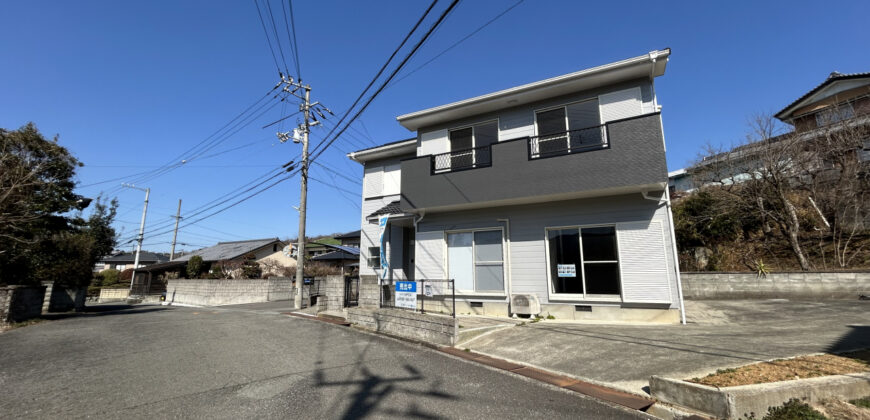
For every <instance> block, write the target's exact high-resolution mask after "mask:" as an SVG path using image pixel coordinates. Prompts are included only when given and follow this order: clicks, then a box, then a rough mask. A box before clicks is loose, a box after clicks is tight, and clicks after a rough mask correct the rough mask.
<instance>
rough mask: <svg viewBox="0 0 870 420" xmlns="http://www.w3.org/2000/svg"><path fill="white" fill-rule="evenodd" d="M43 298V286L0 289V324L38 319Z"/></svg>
mask: <svg viewBox="0 0 870 420" xmlns="http://www.w3.org/2000/svg"><path fill="white" fill-rule="evenodd" d="M44 298H45V286H6V287H0V323H11V322H21V321H26V320H28V319H32V318H37V317H39V315H41V314H42V303H43V300H44Z"/></svg>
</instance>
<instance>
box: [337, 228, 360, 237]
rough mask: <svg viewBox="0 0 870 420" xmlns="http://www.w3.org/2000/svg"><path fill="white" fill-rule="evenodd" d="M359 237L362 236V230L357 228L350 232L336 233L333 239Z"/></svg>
mask: <svg viewBox="0 0 870 420" xmlns="http://www.w3.org/2000/svg"><path fill="white" fill-rule="evenodd" d="M359 237H360V231H359V230H355V231H353V232H348V233H343V234H341V235H336V236H334V237H333V239H353V238H359Z"/></svg>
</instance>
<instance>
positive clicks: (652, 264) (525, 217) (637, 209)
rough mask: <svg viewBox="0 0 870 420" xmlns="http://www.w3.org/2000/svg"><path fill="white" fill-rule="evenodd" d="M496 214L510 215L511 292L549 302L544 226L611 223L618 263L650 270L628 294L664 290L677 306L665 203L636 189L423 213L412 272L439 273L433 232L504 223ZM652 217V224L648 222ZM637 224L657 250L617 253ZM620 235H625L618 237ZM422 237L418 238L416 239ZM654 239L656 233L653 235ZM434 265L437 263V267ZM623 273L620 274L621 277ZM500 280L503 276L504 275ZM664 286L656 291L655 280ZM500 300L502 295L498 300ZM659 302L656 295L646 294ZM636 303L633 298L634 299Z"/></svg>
mask: <svg viewBox="0 0 870 420" xmlns="http://www.w3.org/2000/svg"><path fill="white" fill-rule="evenodd" d="M497 219H510V233H509V235H510V249H509V252H510V273H509V276H510V280H509V281H510V284H511V293H535V294H537V295H538V298H539V299H540V300H541V303H551V301H550V298H549V284H548V277H547V270H548V267H547V257H546V241H545V236H544V235H545V233H544V232H545V229H546V228H547V227H558V226H575V225H581V226H582V225H594V224H616V225H617V230H618V233H617V234H618V235H620V236H619V240H620V245H619V246H620V258H621V259H622V261H620V266H621V268H623V269H626V267H629V266H640V267H642V268H644V269H647V268H648V269H650V270H651V271H652V272H653V273H655V274H654V275H657V276H659V277H658V278H655V279H653V280H655V281H656V282H657V284H651V285H650V286H644V285H643V284H641V283H637V282H635V283H634V284H633V285H629V286H626V287H631V288H632V289H631V290H630V291H629V292H630V293H626V291H623V294H624V295H626V294H631V295H633V296H644V295H651V296H660V293H665V294H666V295H667V294H669V295H670V296H668V297H667V298H665V299H664V300H668V301H670V304H669V307H670V308H678V307H679V298H678V295H677V285H676V275H675V273H674V264H675V259H674V255H673V252H672V250H673V248H672V245H671V237H670V229H671V227H670V225H669V223H668V215H667V207H666V206H665V205H664V204H663V203H662V204H657V203H656V202H655V201H650V200H647V199H644V198H643V197H642V196H641V194H640V193H636V194H628V195H620V196H611V197H602V198H596V199H583V200H569V201H559V202H552V203H544V204H534V205H523V206H506V207H498V208H487V209H479V210H469V211H463V212H448V213H436V214H427V215H426V217H425V218H424V219H423V220H422V221H421V222H420V223H419V224H418V233H417V238H418V240H417V249H416V255H415V258H416V261H417V266H418V273H420V269H419V268H420V267H430V271H431V272H432V273H434V274H438V271H441V272H442V273H443V270H444V260H443V255H444V252H445V249H446V248H445V247H446V245H445V244H444V241H443V240H442V241H436V240H432V238H437V237H438V235H439V232H440V233H441V234H442V235H443V232H444V231H447V230H459V229H474V228H487V227H502V228H505V231H507V229H506V227H507V226H506V223H504V222H500V221H498V220H497ZM651 222H652V223H651ZM638 226H649V232H650V234H651V235H654V234H659V233H658V232H661V233H660V235H661V236H662V237H661V243H660V245H661V250H659V248H658V247H657V248H656V250H655V251H656V252H655V253H650V254H647V253H630V252H623V251H625V250H627V249H628V248H629V244H628V243H627V242H625V241H627V240H629V239H628V237H627V235H623V234H622V232H623V229H624V228H626V229H628V228H630V229H635V230H636V229H637V228H638ZM623 236H626V237H623ZM424 238H425V239H426V240H421V239H424ZM656 238H657V237H656ZM437 267H442V268H441V270H438V269H437ZM626 277H627V276H626V274H625V273H624V275H623V278H626ZM505 280H506V283H507V282H508V279H505ZM662 284H665V285H666V288H665V289H664V292H662V291H661V290H660V289H661V287H660V286H661V285H662ZM503 300H504V299H503ZM652 300H656V301H661V300H662V299H652ZM636 301H638V302H639V300H636ZM560 302H565V303H571V302H572V301H565V300H553V301H552V303H560Z"/></svg>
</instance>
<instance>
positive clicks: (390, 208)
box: [366, 200, 404, 219]
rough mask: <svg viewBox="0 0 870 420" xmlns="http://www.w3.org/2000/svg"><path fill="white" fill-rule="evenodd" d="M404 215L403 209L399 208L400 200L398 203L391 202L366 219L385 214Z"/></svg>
mask: <svg viewBox="0 0 870 420" xmlns="http://www.w3.org/2000/svg"><path fill="white" fill-rule="evenodd" d="M402 213H404V212H403V211H402V208H401V207H399V200H396V201H391V202H390V203H388V204H387V205H386V206H383V207H381V208H379V209H377V210H375V212H374V213H372V214H370V215H368V216H366V219H371V218H373V217H378V216H382V215H384V214H402Z"/></svg>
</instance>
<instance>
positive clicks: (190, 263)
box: [187, 255, 203, 279]
mask: <svg viewBox="0 0 870 420" xmlns="http://www.w3.org/2000/svg"><path fill="white" fill-rule="evenodd" d="M202 271H203V263H202V257H200V256H199V255H194V256H192V257H190V259H189V260H187V278H189V279H195V278H197V277H198V276H199V274H200V273H202Z"/></svg>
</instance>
